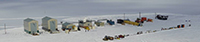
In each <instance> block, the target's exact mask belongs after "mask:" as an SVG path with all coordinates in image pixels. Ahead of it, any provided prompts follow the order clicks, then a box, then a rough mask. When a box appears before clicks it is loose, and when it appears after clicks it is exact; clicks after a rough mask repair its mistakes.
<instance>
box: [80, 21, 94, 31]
mask: <svg viewBox="0 0 200 42" xmlns="http://www.w3.org/2000/svg"><path fill="white" fill-rule="evenodd" d="M79 27H83V28H86V27H90V28H91V29H95V27H94V26H93V25H92V20H85V21H83V20H79Z"/></svg>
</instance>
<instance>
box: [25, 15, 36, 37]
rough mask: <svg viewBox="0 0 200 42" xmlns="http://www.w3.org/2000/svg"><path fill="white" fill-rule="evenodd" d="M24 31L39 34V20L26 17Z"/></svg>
mask: <svg viewBox="0 0 200 42" xmlns="http://www.w3.org/2000/svg"><path fill="white" fill-rule="evenodd" d="M24 31H25V32H26V33H29V34H32V35H38V34H39V29H38V21H36V20H34V19H30V18H27V19H25V20H24Z"/></svg>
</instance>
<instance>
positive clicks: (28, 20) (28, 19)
mask: <svg viewBox="0 0 200 42" xmlns="http://www.w3.org/2000/svg"><path fill="white" fill-rule="evenodd" d="M24 21H27V22H30V21H33V19H30V18H27V19H25V20H24Z"/></svg>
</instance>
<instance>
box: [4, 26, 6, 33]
mask: <svg viewBox="0 0 200 42" xmlns="http://www.w3.org/2000/svg"><path fill="white" fill-rule="evenodd" d="M4 30H5V34H6V24H4Z"/></svg>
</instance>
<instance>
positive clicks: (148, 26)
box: [0, 13, 200, 42]
mask: <svg viewBox="0 0 200 42" xmlns="http://www.w3.org/2000/svg"><path fill="white" fill-rule="evenodd" d="M159 14H161V15H168V16H169V18H168V20H158V19H155V14H154V13H143V14H142V17H147V18H150V19H153V22H145V23H144V25H143V26H142V27H138V26H133V25H128V24H126V25H120V24H115V25H113V26H111V25H108V24H106V25H105V26H103V27H96V29H92V30H90V31H89V32H85V31H84V29H81V31H79V32H70V34H66V33H64V31H61V25H58V28H59V30H60V33H57V34H49V33H48V32H45V31H43V30H42V29H41V26H40V27H39V28H40V31H41V32H43V33H42V34H40V35H39V36H32V35H30V34H27V33H25V32H24V27H23V25H22V24H23V19H25V18H13V19H12V18H9V19H6V18H5V19H1V20H2V21H1V22H9V21H21V23H20V22H19V23H17V22H14V24H15V25H14V24H13V25H10V24H11V23H7V25H8V26H7V30H6V31H7V34H4V33H5V32H4V29H3V27H4V26H0V27H1V29H0V37H1V38H0V41H1V42H198V41H200V40H199V39H200V36H199V35H200V34H199V33H198V32H200V31H199V30H200V28H198V27H199V22H198V21H199V19H198V18H199V17H200V15H186V14H172V13H159ZM50 17H52V18H55V19H57V20H58V23H60V22H59V21H64V22H78V20H82V19H84V18H87V19H92V20H97V19H112V20H114V21H115V22H116V20H117V19H123V14H116V15H93V16H92V15H90V16H81V17H70V16H50ZM137 17H138V14H126V18H128V19H130V20H131V21H134V20H136V18H137ZM30 18H31V17H30ZM32 18H33V19H36V20H38V21H39V24H40V23H41V21H40V20H41V18H42V17H32ZM185 20H191V22H190V24H191V25H192V26H191V27H188V26H187V25H188V22H185ZM17 24H20V25H17ZM181 24H185V25H186V27H185V28H179V29H171V30H164V31H160V30H161V28H169V27H176V26H177V25H181ZM147 30H151V31H153V30H159V31H157V32H153V33H143V34H141V35H132V34H136V32H138V31H143V32H146V31H147ZM119 34H130V35H132V36H128V37H125V38H123V39H120V40H113V41H103V40H102V39H103V37H104V36H105V35H108V36H115V35H119Z"/></svg>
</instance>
